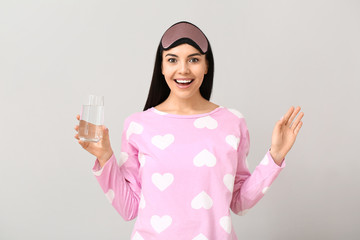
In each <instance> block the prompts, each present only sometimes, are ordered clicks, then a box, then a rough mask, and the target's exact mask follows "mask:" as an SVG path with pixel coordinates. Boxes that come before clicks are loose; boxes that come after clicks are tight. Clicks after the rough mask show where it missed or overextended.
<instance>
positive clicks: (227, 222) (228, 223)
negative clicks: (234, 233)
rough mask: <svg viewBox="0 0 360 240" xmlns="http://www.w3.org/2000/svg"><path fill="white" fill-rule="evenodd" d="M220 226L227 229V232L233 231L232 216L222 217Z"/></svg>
mask: <svg viewBox="0 0 360 240" xmlns="http://www.w3.org/2000/svg"><path fill="white" fill-rule="evenodd" d="M220 226H221V227H222V228H223V229H224V230H225V232H227V233H231V218H230V217H229V216H224V217H222V218H220Z"/></svg>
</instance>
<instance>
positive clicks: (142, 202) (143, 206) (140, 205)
mask: <svg viewBox="0 0 360 240" xmlns="http://www.w3.org/2000/svg"><path fill="white" fill-rule="evenodd" d="M145 205H146V203H145V199H144V195H143V194H142V193H141V196H140V203H139V207H140V208H141V209H144V208H145Z"/></svg>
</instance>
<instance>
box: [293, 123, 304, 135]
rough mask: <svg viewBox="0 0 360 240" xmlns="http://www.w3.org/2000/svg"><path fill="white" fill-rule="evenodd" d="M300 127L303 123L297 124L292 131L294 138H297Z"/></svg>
mask: <svg viewBox="0 0 360 240" xmlns="http://www.w3.org/2000/svg"><path fill="white" fill-rule="evenodd" d="M302 125H303V122H299V124H298V125H297V126H296V128H295V131H294V133H295V136H297V134H298V133H299V131H300V128H301V127H302Z"/></svg>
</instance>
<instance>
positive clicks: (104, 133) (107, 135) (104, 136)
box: [102, 126, 109, 140]
mask: <svg viewBox="0 0 360 240" xmlns="http://www.w3.org/2000/svg"><path fill="white" fill-rule="evenodd" d="M102 138H103V139H105V140H107V139H109V129H108V128H107V127H105V126H103V137H102Z"/></svg>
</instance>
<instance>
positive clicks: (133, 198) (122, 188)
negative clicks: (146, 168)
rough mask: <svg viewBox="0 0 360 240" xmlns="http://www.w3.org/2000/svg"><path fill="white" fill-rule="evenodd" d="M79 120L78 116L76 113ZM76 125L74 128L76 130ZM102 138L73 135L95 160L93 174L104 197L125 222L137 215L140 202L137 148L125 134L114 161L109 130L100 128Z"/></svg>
mask: <svg viewBox="0 0 360 240" xmlns="http://www.w3.org/2000/svg"><path fill="white" fill-rule="evenodd" d="M77 119H78V120H79V115H78V116H77ZM78 129H79V126H78V125H77V126H76V127H75V130H76V131H78ZM103 131H104V132H103V138H102V139H101V140H100V141H99V142H97V143H94V142H83V141H81V140H80V139H79V136H78V134H76V135H75V138H76V139H78V143H79V144H80V145H81V146H82V147H83V148H84V149H85V150H86V151H88V152H89V153H91V154H93V155H94V156H95V157H96V158H97V159H96V161H95V165H94V167H93V173H94V175H95V176H96V179H97V180H98V182H99V184H100V187H101V188H102V190H103V191H104V193H105V195H106V197H107V198H108V200H109V201H110V203H111V204H112V205H113V207H114V208H115V209H116V210H117V211H118V212H119V214H120V215H121V216H122V217H123V218H124V219H125V220H127V221H129V220H132V219H134V218H135V217H136V216H137V212H138V206H139V202H140V191H141V186H140V183H139V180H138V179H137V176H138V169H139V164H138V161H137V150H136V149H135V148H132V147H131V146H130V144H129V143H128V142H127V139H126V137H125V134H124V133H123V138H122V152H121V155H120V158H119V159H118V160H117V159H116V157H115V155H114V153H113V151H112V148H111V144H110V138H109V130H108V129H107V128H105V127H104V129H103Z"/></svg>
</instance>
